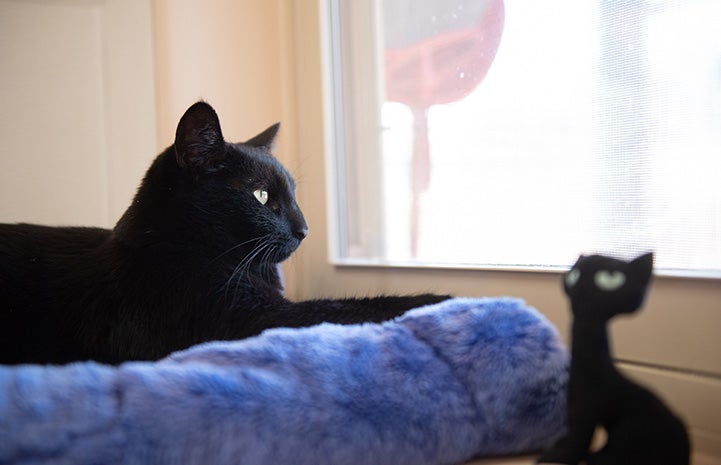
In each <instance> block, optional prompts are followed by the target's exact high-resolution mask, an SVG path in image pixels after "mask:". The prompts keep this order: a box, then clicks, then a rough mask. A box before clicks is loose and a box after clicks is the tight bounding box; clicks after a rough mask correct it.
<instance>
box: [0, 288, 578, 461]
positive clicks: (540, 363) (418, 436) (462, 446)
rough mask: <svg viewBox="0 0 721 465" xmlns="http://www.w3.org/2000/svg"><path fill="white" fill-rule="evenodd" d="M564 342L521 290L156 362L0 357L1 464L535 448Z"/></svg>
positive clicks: (556, 416) (552, 398) (349, 457)
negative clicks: (42, 361) (38, 361)
mask: <svg viewBox="0 0 721 465" xmlns="http://www.w3.org/2000/svg"><path fill="white" fill-rule="evenodd" d="M566 366H567V353H566V351H565V349H564V348H563V347H562V346H561V344H560V342H559V338H558V334H557V332H556V330H555V328H554V327H553V326H552V325H551V324H550V323H549V322H548V321H547V320H546V319H545V318H544V317H543V316H542V315H541V314H540V313H538V312H537V311H536V310H534V309H532V308H530V307H528V306H526V305H525V304H524V303H523V302H522V301H520V300H516V299H507V298H488V299H453V300H449V301H446V302H443V303H440V304H437V305H433V306H428V307H424V308H419V309H414V310H412V311H410V312H408V313H406V314H405V315H403V316H402V317H399V318H397V319H396V320H393V321H390V322H386V323H383V324H364V325H355V326H340V325H331V324H323V325H319V326H315V327H311V328H304V329H274V330H269V331H266V332H265V333H263V334H261V335H260V336H258V337H255V338H252V339H247V340H244V341H237V342H214V343H208V344H203V345H199V346H196V347H193V348H191V349H188V350H186V351H183V352H178V353H176V354H173V355H172V356H170V357H168V358H166V359H164V360H161V361H159V362H155V363H139V362H138V363H135V362H134V363H125V364H123V365H120V366H118V367H111V366H105V365H99V364H96V363H78V364H72V365H67V366H59V367H50V366H48V367H43V366H32V365H25V366H19V367H0V464H8V463H13V464H31V463H32V464H44V463H62V464H74V465H82V464H133V465H140V464H214V465H221V464H247V465H262V464H268V465H282V464H293V465H302V464H313V465H318V464H338V465H349V464H350V465H353V464H372V465H383V464H389V465H390V464H393V465H402V464H409V465H422V464H454V463H462V462H463V461H466V460H469V459H471V458H473V457H477V456H488V455H500V454H516V453H523V452H529V451H535V450H538V449H540V448H542V447H544V446H547V445H549V444H550V443H552V442H553V441H554V439H556V438H557V437H558V436H559V435H560V434H561V433H562V432H563V428H564V412H565V384H566V380H567V373H566Z"/></svg>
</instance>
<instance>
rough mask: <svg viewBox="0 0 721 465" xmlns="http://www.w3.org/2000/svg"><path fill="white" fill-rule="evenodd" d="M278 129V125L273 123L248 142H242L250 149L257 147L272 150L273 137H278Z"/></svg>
mask: <svg viewBox="0 0 721 465" xmlns="http://www.w3.org/2000/svg"><path fill="white" fill-rule="evenodd" d="M279 129H280V123H275V124H274V125H272V126H271V127H269V128H268V129H266V130H265V131H263V132H261V133H260V134H258V135H257V136H255V137H253V138H252V139H250V140H247V141H245V142H244V144H245V145H250V146H251V147H258V148H266V149H268V150H273V145H274V144H275V136H277V135H278V130H279Z"/></svg>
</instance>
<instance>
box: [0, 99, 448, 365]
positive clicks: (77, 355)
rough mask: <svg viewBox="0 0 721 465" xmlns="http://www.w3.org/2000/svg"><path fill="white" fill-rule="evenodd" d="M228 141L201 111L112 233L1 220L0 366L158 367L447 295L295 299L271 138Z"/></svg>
mask: <svg viewBox="0 0 721 465" xmlns="http://www.w3.org/2000/svg"><path fill="white" fill-rule="evenodd" d="M278 127H279V126H278V125H277V124H276V125H274V126H271V127H270V128H268V129H267V130H265V131H264V132H262V133H261V134H259V135H257V136H256V137H254V138H252V139H251V140H249V141H247V142H245V143H240V144H231V143H226V142H225V141H224V139H223V136H222V134H221V130H220V123H219V121H218V117H217V115H216V113H215V111H214V110H213V108H212V107H211V106H210V105H208V104H207V103H204V102H198V103H196V104H195V105H193V106H192V107H190V108H189V109H188V110H187V111H186V113H185V115H183V117H182V118H181V120H180V122H179V124H178V128H177V132H176V138H175V143H174V145H173V146H171V147H170V148H168V149H167V150H165V151H164V152H163V153H161V154H160V155H159V156H158V157H157V158H156V160H155V161H154V162H153V164H152V166H151V167H150V169H149V170H148V172H147V174H146V175H145V178H144V180H143V182H142V184H141V185H140V188H139V190H138V192H137V194H136V196H135V199H134V200H133V203H132V205H130V207H129V208H128V210H127V211H126V212H125V214H124V215H123V216H122V218H120V220H119V221H118V223H117V225H116V226H115V228H114V229H112V230H105V229H99V228H54V227H46V226H37V225H29V224H17V225H0V363H3V364H17V363H65V362H70V361H74V360H87V359H92V360H97V361H101V362H106V363H118V362H121V361H125V360H141V359H142V360H154V359H158V358H161V357H163V356H165V355H167V354H169V353H170V352H172V351H174V350H178V349H182V348H186V347H189V346H191V345H193V344H196V343H199V342H203V341H209V340H219V339H240V338H245V337H248V336H253V335H256V334H258V333H260V332H261V331H263V330H264V329H267V328H272V327H280V326H285V327H300V326H309V325H313V324H316V323H320V322H326V321H327V322H336V323H359V322H371V321H373V322H377V321H383V320H387V319H390V318H393V317H395V316H397V315H399V314H401V313H403V312H404V311H406V310H408V309H410V308H413V307H418V306H421V305H424V304H430V303H436V302H439V301H442V300H444V299H446V298H448V297H447V296H437V295H418V296H407V297H377V298H366V299H347V300H315V301H306V302H290V301H288V300H287V299H285V298H284V297H283V294H282V285H281V281H280V277H279V274H278V271H277V264H278V263H280V262H282V261H283V260H285V259H287V258H288V257H289V256H290V254H291V253H292V252H293V251H294V250H295V249H296V248H297V247H298V246H299V245H300V243H301V241H302V240H303V239H304V238H305V237H306V234H307V233H308V228H307V226H306V222H305V219H304V218H303V214H302V213H301V211H300V209H299V207H298V204H297V203H296V200H295V197H294V190H295V185H294V182H293V179H292V178H291V176H290V175H289V174H288V172H287V171H286V170H285V169H284V168H283V166H281V164H280V163H279V162H278V161H277V160H276V159H275V158H274V157H273V156H272V155H271V153H270V148H271V146H272V143H273V140H274V138H275V136H276V133H277V131H278Z"/></svg>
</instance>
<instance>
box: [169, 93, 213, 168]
mask: <svg viewBox="0 0 721 465" xmlns="http://www.w3.org/2000/svg"><path fill="white" fill-rule="evenodd" d="M175 157H176V159H177V161H178V165H180V166H181V167H190V168H193V169H201V170H204V171H213V170H215V169H217V167H218V165H219V164H220V162H222V161H223V159H225V141H224V140H223V134H222V132H221V131H220V121H219V120H218V115H217V114H216V113H215V110H213V107H211V106H210V105H208V104H207V103H205V102H198V103H196V104H194V105H193V106H191V107H190V108H188V109H187V110H186V111H185V114H184V115H183V117H182V118H180V122H179V123H178V129H177V130H176V132H175Z"/></svg>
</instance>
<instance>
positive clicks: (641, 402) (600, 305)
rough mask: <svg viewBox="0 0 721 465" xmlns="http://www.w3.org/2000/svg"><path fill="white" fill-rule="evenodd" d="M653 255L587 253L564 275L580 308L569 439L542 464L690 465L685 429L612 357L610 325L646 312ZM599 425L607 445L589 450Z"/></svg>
mask: <svg viewBox="0 0 721 465" xmlns="http://www.w3.org/2000/svg"><path fill="white" fill-rule="evenodd" d="M652 269H653V255H652V254H646V255H642V256H641V257H639V258H637V259H636V260H633V261H631V262H628V263H627V262H624V261H622V260H617V259H613V258H610V257H605V256H601V255H593V256H589V257H585V256H581V258H579V259H578V261H577V262H576V264H575V265H574V267H573V268H572V269H571V271H569V272H568V273H567V274H566V275H565V276H564V289H565V291H566V294H568V297H569V299H570V301H571V309H572V311H573V325H572V334H571V336H572V339H573V341H572V350H571V373H570V378H569V384H568V429H569V431H568V435H567V436H566V437H565V438H563V439H561V441H559V442H558V444H556V445H555V447H554V448H552V449H551V450H549V451H547V452H545V453H544V454H543V455H541V457H540V459H539V463H560V464H569V465H576V464H578V463H580V462H581V461H584V460H585V463H587V465H661V464H663V465H688V463H689V456H690V446H689V440H688V434H687V433H686V428H685V426H684V424H683V423H682V422H681V420H680V419H678V418H677V417H676V416H675V415H674V414H673V413H672V412H671V411H670V410H669V409H668V408H667V407H666V406H665V405H664V404H663V402H661V400H659V399H658V397H656V396H655V395H654V394H653V393H651V392H650V391H649V390H648V389H646V388H644V387H642V386H639V385H638V384H636V383H634V382H632V381H631V380H629V379H628V378H626V377H625V376H623V375H622V374H621V373H620V372H619V371H618V370H617V369H616V367H615V366H614V363H613V359H612V357H611V353H610V347H609V342H608V334H607V329H606V326H607V322H608V320H609V319H611V318H612V317H613V316H615V315H618V314H622V313H632V312H635V311H636V310H637V309H638V308H640V307H641V305H642V303H643V300H644V297H645V294H646V288H647V286H648V283H649V281H650V279H651V274H652ZM597 426H600V427H603V428H604V429H605V430H606V434H607V442H606V445H605V446H604V447H603V448H602V449H601V450H599V451H597V452H593V453H589V447H590V444H591V438H592V436H593V433H594V430H595V429H596V427H597Z"/></svg>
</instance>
